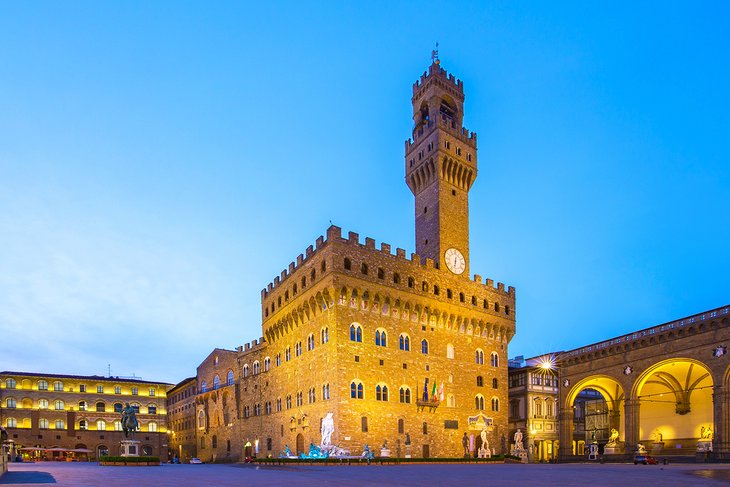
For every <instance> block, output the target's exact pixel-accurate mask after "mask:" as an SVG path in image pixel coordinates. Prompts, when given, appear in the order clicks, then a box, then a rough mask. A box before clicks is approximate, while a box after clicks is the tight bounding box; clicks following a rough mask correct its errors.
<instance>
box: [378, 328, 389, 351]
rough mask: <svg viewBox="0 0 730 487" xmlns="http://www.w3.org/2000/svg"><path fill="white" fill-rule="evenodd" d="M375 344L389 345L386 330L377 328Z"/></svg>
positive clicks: (380, 345) (379, 345)
mask: <svg viewBox="0 0 730 487" xmlns="http://www.w3.org/2000/svg"><path fill="white" fill-rule="evenodd" d="M375 345H376V346H378V347H385V346H387V345H388V335H387V334H386V333H385V330H380V329H378V330H375Z"/></svg>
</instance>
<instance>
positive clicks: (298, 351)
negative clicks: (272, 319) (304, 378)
mask: <svg viewBox="0 0 730 487" xmlns="http://www.w3.org/2000/svg"><path fill="white" fill-rule="evenodd" d="M301 354H302V342H297V343H295V344H294V355H296V356H297V357H299V356H300V355H301Z"/></svg>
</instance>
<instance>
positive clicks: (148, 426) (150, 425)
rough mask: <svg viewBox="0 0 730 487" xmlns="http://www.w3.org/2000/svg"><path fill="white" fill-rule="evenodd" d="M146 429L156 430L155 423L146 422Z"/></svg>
mask: <svg viewBox="0 0 730 487" xmlns="http://www.w3.org/2000/svg"><path fill="white" fill-rule="evenodd" d="M147 431H151V432H155V431H157V423H155V422H154V421H152V422H150V423H147Z"/></svg>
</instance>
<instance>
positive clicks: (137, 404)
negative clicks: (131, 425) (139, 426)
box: [130, 402, 139, 414]
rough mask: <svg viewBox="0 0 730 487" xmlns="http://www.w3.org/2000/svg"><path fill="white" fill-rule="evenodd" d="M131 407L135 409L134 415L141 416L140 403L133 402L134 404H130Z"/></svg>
mask: <svg viewBox="0 0 730 487" xmlns="http://www.w3.org/2000/svg"><path fill="white" fill-rule="evenodd" d="M130 406H132V409H134V414H139V403H138V402H133V403H132V404H130Z"/></svg>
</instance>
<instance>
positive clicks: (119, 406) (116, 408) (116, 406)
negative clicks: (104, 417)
mask: <svg viewBox="0 0 730 487" xmlns="http://www.w3.org/2000/svg"><path fill="white" fill-rule="evenodd" d="M123 407H124V406H122V403H121V402H115V403H114V412H115V413H121V412H122V408H123Z"/></svg>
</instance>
